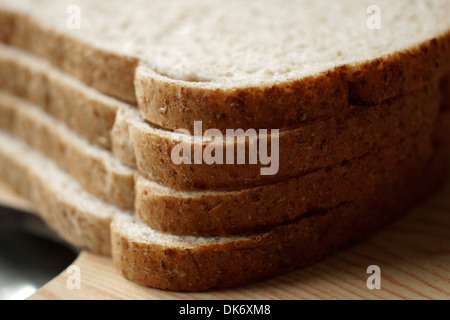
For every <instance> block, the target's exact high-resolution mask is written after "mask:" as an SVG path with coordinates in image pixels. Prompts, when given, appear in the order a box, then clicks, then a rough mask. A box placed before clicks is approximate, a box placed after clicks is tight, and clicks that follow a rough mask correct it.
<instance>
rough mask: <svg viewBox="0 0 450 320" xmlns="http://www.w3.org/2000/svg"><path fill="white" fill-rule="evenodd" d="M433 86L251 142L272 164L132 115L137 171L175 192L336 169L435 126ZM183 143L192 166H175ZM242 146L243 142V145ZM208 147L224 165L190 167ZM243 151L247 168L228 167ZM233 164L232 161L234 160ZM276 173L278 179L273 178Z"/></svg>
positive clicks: (228, 187) (268, 181)
mask: <svg viewBox="0 0 450 320" xmlns="http://www.w3.org/2000/svg"><path fill="white" fill-rule="evenodd" d="M441 94H444V92H442V93H439V90H438V85H437V84H436V82H433V83H429V84H426V85H424V86H423V87H421V88H420V89H419V90H417V91H414V92H410V93H409V94H408V95H405V96H401V97H396V98H393V99H391V100H388V101H386V102H384V103H382V104H380V105H377V106H371V107H352V108H350V109H349V110H347V111H346V112H344V113H342V114H339V115H337V116H333V117H329V118H327V119H324V120H322V121H316V122H313V123H308V124H305V125H304V126H301V127H299V128H297V129H294V130H287V131H281V132H280V133H279V134H278V133H276V134H271V133H270V132H269V134H260V135H259V136H258V139H257V140H254V141H253V143H254V144H255V146H257V148H260V146H261V143H265V142H264V141H267V145H268V147H267V150H268V152H269V154H270V153H271V154H272V162H275V161H277V163H278V164H277V165H275V164H274V163H271V164H269V165H263V164H261V162H260V161H259V159H258V160H257V161H258V163H257V164H249V160H248V159H249V155H248V153H249V150H250V148H249V140H247V142H237V140H236V139H233V140H231V141H232V142H230V141H228V140H227V138H229V137H228V136H225V135H224V136H223V139H220V138H219V139H215V140H214V141H213V142H202V139H201V137H194V136H188V135H186V134H183V133H179V134H175V133H173V132H171V131H167V130H163V129H161V128H157V127H155V126H152V125H150V124H148V123H146V122H144V121H143V120H142V118H140V117H137V116H134V117H130V119H129V120H128V122H129V125H130V126H129V130H130V139H131V144H132V148H133V149H134V154H135V155H136V162H137V167H138V169H139V171H140V172H141V174H142V175H144V176H145V177H147V178H148V179H150V180H153V181H156V182H158V183H159V184H161V185H164V186H166V187H168V188H171V189H174V190H189V191H190V190H238V189H241V188H250V187H255V186H262V185H267V184H273V183H276V182H280V181H283V180H286V179H289V178H292V177H296V176H300V175H302V174H305V173H307V172H310V171H313V170H317V169H320V168H324V167H331V166H334V165H338V164H339V163H341V162H342V161H344V160H350V159H354V158H358V157H361V156H362V155H365V154H367V153H370V152H372V151H373V150H375V149H377V148H383V147H386V146H390V145H396V144H398V143H400V141H402V140H404V139H406V138H408V137H409V136H411V134H413V133H415V132H417V131H419V130H422V129H424V128H429V127H431V126H434V124H435V122H436V119H437V117H438V114H439V103H440V100H441ZM274 139H277V142H278V147H279V152H278V155H279V157H278V158H276V157H274V156H273V155H274V153H275V152H276V151H274V146H275V144H274V143H272V142H273V141H274ZM181 141H183V144H184V149H185V150H189V151H190V154H191V158H190V159H189V160H190V163H186V164H185V163H181V164H180V163H176V162H174V161H173V159H172V150H176V149H175V148H176V147H177V146H178V145H179V144H180V143H181ZM244 141H245V140H244ZM212 146H214V147H217V149H220V150H222V153H223V157H222V160H223V164H207V163H205V162H204V161H202V164H195V163H194V160H193V159H194V155H195V154H196V152H197V151H196V149H197V148H198V149H199V150H201V155H203V154H204V151H205V149H206V148H211V147H212ZM242 147H243V149H244V154H245V155H246V163H245V164H240V165H230V164H227V163H226V162H225V158H226V154H227V152H228V150H231V151H232V152H233V154H234V155H235V157H236V153H237V150H238V149H241V148H242ZM235 161H236V160H235ZM269 166H273V167H274V170H273V173H274V174H273V175H263V174H262V171H261V170H262V168H264V167H269ZM275 173H276V174H275Z"/></svg>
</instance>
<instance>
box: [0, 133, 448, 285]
mask: <svg viewBox="0 0 450 320" xmlns="http://www.w3.org/2000/svg"><path fill="white" fill-rule="evenodd" d="M432 160H433V161H430V163H423V165H421V166H420V167H417V170H415V171H413V172H412V173H410V174H409V175H408V176H407V177H403V178H402V179H398V180H396V181H392V182H389V183H387V184H386V186H385V187H384V188H383V190H379V191H380V192H378V193H372V194H370V195H369V196H366V197H363V198H361V199H358V201H356V202H352V203H343V204H340V205H338V206H336V207H335V208H330V209H327V210H322V211H318V212H310V213H309V214H308V215H306V216H304V217H302V218H301V219H299V220H298V221H296V222H292V223H290V224H286V225H281V226H278V227H277V228H274V229H271V230H269V231H266V232H261V233H258V234H247V235H240V236H229V237H192V236H175V235H169V234H165V233H162V232H160V231H156V230H153V229H151V228H150V227H148V226H146V225H145V224H144V223H142V222H139V221H137V220H136V219H135V218H134V214H133V212H128V211H124V210H121V209H119V208H118V207H116V206H114V205H111V204H108V203H106V202H104V201H102V200H100V199H98V198H96V197H95V196H93V195H91V194H89V193H87V192H86V191H84V190H83V189H82V188H81V187H80V186H79V185H78V184H77V183H76V182H75V180H73V178H71V177H70V176H69V175H67V174H66V173H64V172H63V171H61V169H59V168H58V167H57V166H56V165H55V164H54V163H53V162H51V161H50V160H48V159H47V158H46V157H44V156H43V155H41V154H40V153H39V152H37V151H34V150H33V149H31V148H30V147H28V146H27V145H25V144H24V143H22V142H20V141H19V140H18V139H16V138H13V137H11V136H9V135H8V134H5V133H2V132H0V178H2V179H3V180H6V182H8V183H9V184H10V185H11V186H13V187H14V188H15V189H16V191H18V192H19V193H20V194H22V195H23V196H24V197H26V198H27V199H28V200H30V201H31V202H32V203H33V204H34V205H35V207H36V210H37V212H39V214H40V216H41V217H42V218H43V219H44V220H45V221H46V222H47V223H48V224H49V226H50V227H52V228H53V229H55V230H56V231H57V232H58V233H59V234H60V235H61V236H62V237H63V238H65V239H66V240H68V241H69V242H71V243H73V244H75V245H78V246H80V247H83V248H87V249H88V250H91V251H94V252H98V253H102V254H110V253H112V256H113V259H114V262H115V264H116V266H117V267H118V268H119V269H120V270H121V271H122V273H123V274H124V275H125V276H126V277H127V278H129V279H131V280H133V281H135V282H137V283H140V284H143V285H147V286H151V287H155V288H161V289H169V290H180V291H200V290H207V289H210V288H215V287H231V286H237V285H244V284H247V283H250V282H254V281H257V280H260V279H263V278H267V277H270V276H274V275H277V274H279V273H282V272H286V271H289V270H292V269H293V268H295V267H299V266H305V265H308V264H311V263H313V262H315V261H317V260H318V259H321V258H323V257H324V256H326V255H327V254H329V253H330V252H332V251H334V250H336V249H338V248H341V247H342V246H344V245H346V244H348V243H349V242H351V241H353V240H355V239H357V238H359V237H361V236H364V235H366V234H367V233H368V232H370V231H372V230H374V229H376V228H377V227H379V226H380V225H382V224H384V223H385V222H387V221H389V220H390V219H392V218H394V217H397V216H398V215H399V214H401V213H403V212H405V210H407V209H408V208H410V207H411V206H412V205H414V204H416V203H418V202H419V201H420V200H421V199H423V198H424V197H426V196H428V195H429V194H431V193H432V192H433V191H434V190H435V189H436V187H437V186H438V185H439V184H440V182H441V181H442V180H443V177H444V175H443V174H442V173H443V171H444V169H445V167H446V166H445V164H446V161H444V160H445V159H444V157H440V156H436V157H434V158H433V159H432ZM110 244H112V247H110Z"/></svg>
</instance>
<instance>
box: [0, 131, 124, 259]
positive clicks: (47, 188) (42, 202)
mask: <svg viewBox="0 0 450 320" xmlns="http://www.w3.org/2000/svg"><path fill="white" fill-rule="evenodd" d="M0 177H1V179H2V180H3V181H5V182H7V183H8V184H9V185H10V186H11V187H13V188H14V189H15V191H17V192H18V193H19V194H20V195H22V196H23V197H24V198H26V199H27V200H29V201H30V202H32V203H33V205H34V206H35V209H36V213H38V214H39V215H40V216H41V217H42V218H43V219H44V220H45V221H46V223H47V224H48V225H49V226H50V227H51V228H53V229H54V230H56V231H57V232H58V233H59V234H60V236H61V237H63V238H64V239H66V240H67V241H69V242H71V243H73V244H74V245H77V246H79V247H82V248H86V249H88V250H90V251H93V252H96V253H100V254H104V255H108V254H110V253H111V248H110V228H109V226H110V223H111V220H112V218H113V216H116V215H118V214H131V213H128V212H127V211H125V210H123V209H119V208H118V207H116V206H114V205H111V204H108V203H106V202H104V201H101V200H100V199H98V198H97V197H95V196H93V195H91V194H90V193H88V192H86V191H84V189H83V188H81V187H80V186H79V184H78V183H76V182H75V180H73V178H71V177H70V176H69V175H68V174H66V173H65V172H63V171H62V170H61V169H59V167H57V166H56V165H55V164H54V163H53V162H52V161H50V160H48V159H47V158H46V157H45V156H43V155H42V154H41V153H39V152H36V151H34V150H33V149H32V148H30V147H29V146H28V145H26V144H24V143H23V142H21V141H19V140H18V139H17V138H14V137H12V136H10V135H8V134H6V133H4V132H2V131H0Z"/></svg>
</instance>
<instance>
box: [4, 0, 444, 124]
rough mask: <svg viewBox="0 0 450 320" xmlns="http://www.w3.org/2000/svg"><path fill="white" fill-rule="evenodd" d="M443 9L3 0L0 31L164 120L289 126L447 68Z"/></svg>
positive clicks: (421, 3)
mask: <svg viewBox="0 0 450 320" xmlns="http://www.w3.org/2000/svg"><path fill="white" fill-rule="evenodd" d="M117 8H120V10H118V9H117ZM78 10H79V11H78ZM449 11H450V3H449V2H448V1H446V0H433V1H430V0H417V1H415V2H413V3H411V2H410V1H409V0H399V1H379V4H378V5H376V6H369V5H368V4H367V3H365V2H357V3H356V2H355V1H351V0H343V1H332V0H329V1H311V0H302V1H294V0H284V1H282V2H281V3H279V2H276V3H275V2H273V1H246V2H245V5H244V4H243V3H242V1H237V0H231V1H226V2H223V1H220V2H219V0H214V1H211V0H196V1H195V2H192V1H189V2H186V1H181V0H179V1H163V0H152V1H143V0H134V1H130V2H128V3H127V6H126V7H124V6H123V3H122V2H120V1H118V0H115V1H108V2H107V3H106V2H104V1H101V0H94V1H92V0H89V1H87V0H77V1H72V0H62V1H50V0H45V1H37V0H23V1H14V0H3V1H2V2H1V3H0V21H1V26H2V28H1V31H0V40H2V41H3V42H5V43H10V44H13V45H16V46H20V47H22V48H25V49H27V50H29V51H31V52H33V53H35V54H38V55H40V56H42V57H45V58H47V59H49V60H50V61H52V62H54V63H55V64H56V65H58V66H60V67H61V68H63V69H65V70H67V71H69V72H70V73H72V74H74V75H75V76H77V77H79V78H80V79H81V80H83V81H84V82H86V83H87V84H89V85H91V86H93V87H95V88H97V89H99V90H100V91H102V92H104V93H106V94H108V95H112V96H115V97H117V98H120V99H123V100H126V101H131V102H137V103H138V105H139V107H140V109H141V111H142V113H143V116H144V118H145V119H146V120H148V121H150V122H153V123H155V124H157V125H159V126H162V127H165V128H168V129H180V128H183V129H187V130H190V131H192V129H193V124H194V121H202V122H203V129H204V130H207V129H209V128H217V129H220V130H225V129H227V128H243V129H246V128H255V129H258V128H265V129H270V128H286V127H294V126H297V125H299V124H300V123H303V122H305V121H313V120H316V119H320V118H323V117H326V116H329V115H330V114H334V113H337V112H340V111H342V110H343V109H345V108H347V107H348V106H349V105H350V104H357V105H358V104H364V105H368V104H378V103H380V102H382V101H384V100H386V99H388V98H391V97H394V96H398V95H401V94H402V93H405V92H407V91H411V89H413V88H417V87H418V86H420V85H422V84H423V83H425V82H427V81H429V80H430V79H431V78H437V77H439V75H441V74H443V73H446V72H448V71H449V68H450V59H449V57H450V50H449V48H450V20H449V19H448V16H447V12H449ZM77 12H79V13H81V15H80V19H79V22H80V24H79V27H80V28H79V29H78V25H77V22H78V20H77ZM377 14H380V16H381V20H380V24H379V25H377V23H373V21H375V22H376V21H377V19H376V18H377ZM374 19H375V20H374ZM378 27H379V28H380V29H378Z"/></svg>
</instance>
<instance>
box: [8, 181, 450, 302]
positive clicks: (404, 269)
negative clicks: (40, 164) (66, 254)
mask: <svg viewBox="0 0 450 320" xmlns="http://www.w3.org/2000/svg"><path fill="white" fill-rule="evenodd" d="M0 203H3V204H7V205H9V206H16V207H18V208H21V209H27V210H30V209H31V210H32V206H31V205H30V204H29V203H27V202H26V201H24V200H23V199H21V198H20V197H17V196H16V195H14V194H13V193H11V192H10V191H9V190H8V189H7V188H6V187H5V186H1V185H0ZM73 264H74V265H76V266H78V267H79V268H80V275H81V277H80V280H81V281H80V284H81V285H80V289H72V290H70V289H68V286H67V281H68V279H69V277H70V276H71V274H69V273H68V272H66V271H65V272H63V273H61V274H60V275H59V276H58V277H57V278H55V279H54V280H52V281H50V282H49V283H48V284H47V285H45V286H44V287H43V288H41V289H39V290H38V291H37V292H36V293H35V294H34V295H33V296H31V297H30V299H45V300H47V299H244V300H245V299H450V180H449V181H448V183H447V184H446V186H445V187H444V189H443V190H442V191H441V192H440V193H439V194H437V195H436V196H434V197H433V198H432V199H430V200H429V201H427V203H424V204H423V205H422V206H420V207H418V208H416V209H415V210H414V211H412V212H411V213H410V214H408V215H407V216H405V217H404V218H402V219H401V220H399V221H397V222H395V223H393V224H392V225H390V226H387V227H386V228H384V229H383V230H381V231H379V232H378V233H376V234H374V235H372V236H371V237H369V238H368V239H366V240H365V241H363V242H361V243H359V244H357V245H354V246H352V247H350V248H347V249H345V250H342V251H340V252H338V253H336V254H334V255H333V256H331V257H329V258H328V259H326V260H324V261H322V262H320V263H318V264H316V265H314V266H311V267H309V268H305V269H301V270H297V271H294V272H291V273H289V274H286V275H284V276H280V277H277V278H275V279H271V280H268V281H264V282H260V283H257V284H254V285H250V286H246V287H241V288H235V289H226V290H214V291H210V292H203V293H178V292H167V291H162V290H156V289H151V288H145V287H142V286H139V285H136V284H134V283H132V282H130V281H128V280H126V279H125V278H123V277H122V276H121V274H120V273H119V272H118V271H117V270H116V269H115V268H114V266H113V264H112V261H111V259H110V258H107V257H101V256H97V255H93V254H91V253H88V252H83V253H81V255H80V256H79V258H78V259H77V260H76V261H75V262H74V263H73ZM371 265H377V266H379V267H380V270H381V289H380V290H377V289H374V290H369V289H368V288H367V284H366V283H367V279H368V277H369V276H370V274H367V273H366V271H367V268H368V266H371Z"/></svg>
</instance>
